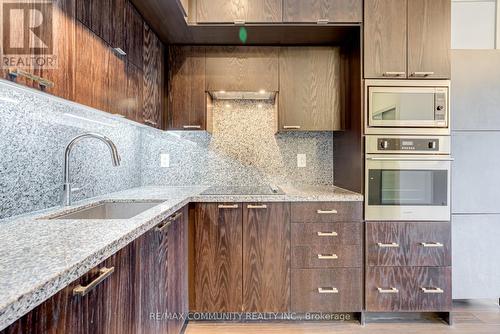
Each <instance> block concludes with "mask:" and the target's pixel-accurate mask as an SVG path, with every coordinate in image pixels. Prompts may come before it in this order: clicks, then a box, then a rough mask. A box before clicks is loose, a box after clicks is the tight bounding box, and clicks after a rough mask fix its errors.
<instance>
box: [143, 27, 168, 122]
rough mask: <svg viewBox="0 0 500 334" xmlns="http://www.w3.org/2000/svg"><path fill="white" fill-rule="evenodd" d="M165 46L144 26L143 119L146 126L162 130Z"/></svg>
mask: <svg viewBox="0 0 500 334" xmlns="http://www.w3.org/2000/svg"><path fill="white" fill-rule="evenodd" d="M163 61H164V50H163V45H162V43H161V42H160V40H159V39H158V37H157V36H156V34H155V33H154V31H153V30H151V28H150V27H149V26H148V25H147V24H145V25H144V49H143V74H144V85H143V95H142V97H143V108H142V110H143V119H144V124H146V125H149V126H152V127H155V128H162V120H163V118H162V112H163V83H164V80H163V77H164V74H163V70H164V68H163Z"/></svg>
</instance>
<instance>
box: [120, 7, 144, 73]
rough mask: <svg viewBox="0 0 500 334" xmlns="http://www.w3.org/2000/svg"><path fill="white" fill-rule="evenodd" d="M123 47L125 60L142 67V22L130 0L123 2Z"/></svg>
mask: <svg viewBox="0 0 500 334" xmlns="http://www.w3.org/2000/svg"><path fill="white" fill-rule="evenodd" d="M124 16H125V24H124V29H125V31H124V34H125V38H124V49H123V51H125V52H126V53H127V60H128V61H129V62H131V63H133V64H134V65H135V66H137V67H139V68H141V69H142V62H143V61H142V57H143V55H142V49H143V45H144V22H143V20H142V16H141V14H139V12H138V11H137V9H136V8H135V7H134V5H133V4H132V3H131V2H130V1H126V4H125V15H124Z"/></svg>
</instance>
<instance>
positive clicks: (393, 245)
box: [377, 242, 399, 248]
mask: <svg viewBox="0 0 500 334" xmlns="http://www.w3.org/2000/svg"><path fill="white" fill-rule="evenodd" d="M377 246H379V247H380V248H398V247H399V244H398V243H397V242H391V243H388V244H384V243H382V242H377Z"/></svg>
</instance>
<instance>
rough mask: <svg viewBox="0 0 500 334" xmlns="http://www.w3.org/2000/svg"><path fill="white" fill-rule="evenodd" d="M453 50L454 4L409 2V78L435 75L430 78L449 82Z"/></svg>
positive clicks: (431, 0)
mask: <svg viewBox="0 0 500 334" xmlns="http://www.w3.org/2000/svg"><path fill="white" fill-rule="evenodd" d="M450 48H451V1H450V0H408V73H409V75H410V76H411V77H412V78H422V77H416V76H414V75H413V74H414V73H415V72H433V74H432V75H430V76H429V77H430V78H444V79H447V78H450V75H451V65H450V64H451V61H450ZM429 77H427V78H429ZM423 78H424V79H425V77H423Z"/></svg>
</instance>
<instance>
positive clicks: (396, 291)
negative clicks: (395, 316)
mask: <svg viewBox="0 0 500 334" xmlns="http://www.w3.org/2000/svg"><path fill="white" fill-rule="evenodd" d="M377 290H378V292H379V293H399V290H398V289H396V288H390V289H383V288H377Z"/></svg>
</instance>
